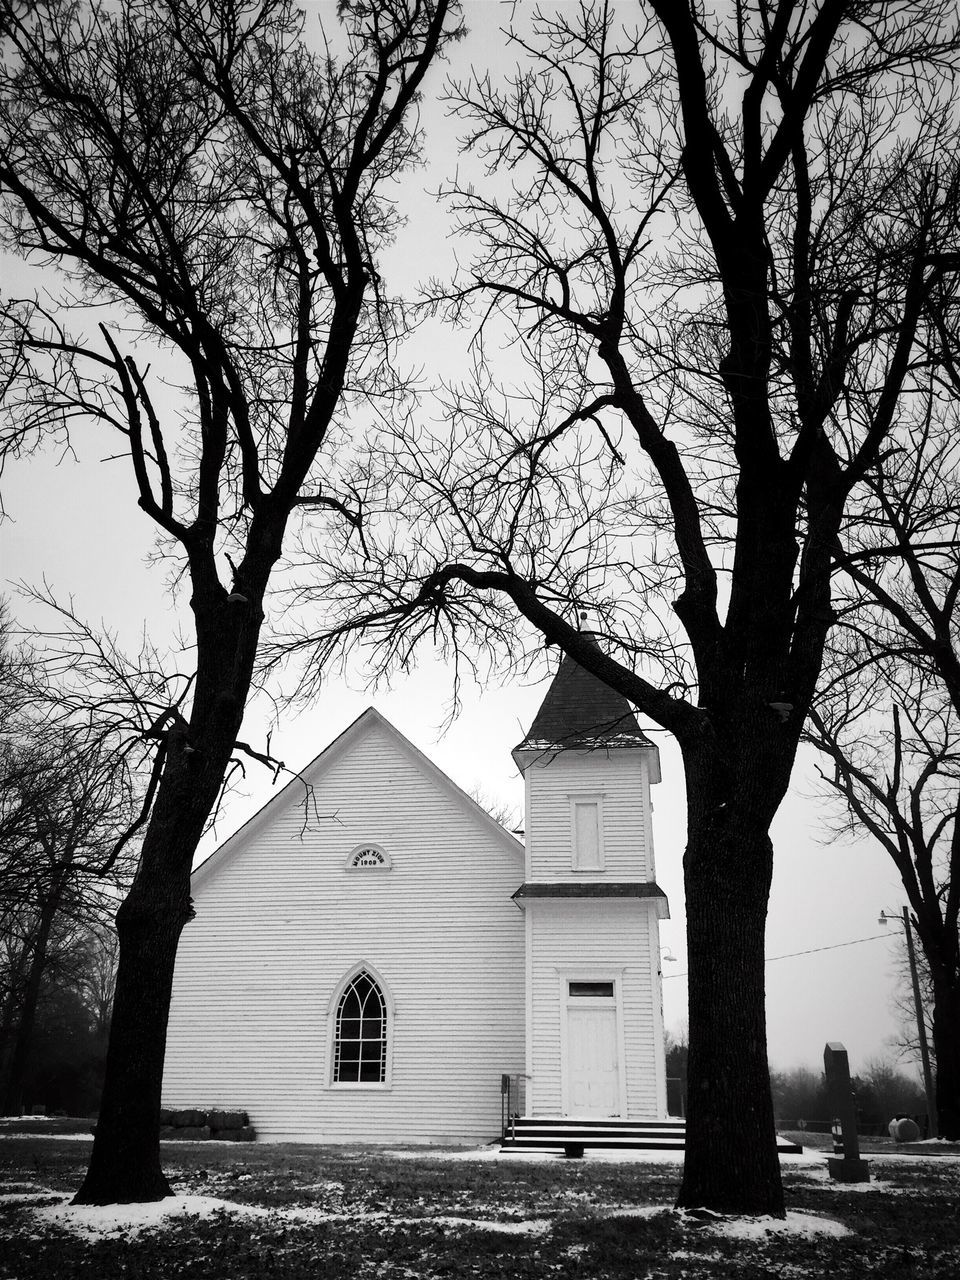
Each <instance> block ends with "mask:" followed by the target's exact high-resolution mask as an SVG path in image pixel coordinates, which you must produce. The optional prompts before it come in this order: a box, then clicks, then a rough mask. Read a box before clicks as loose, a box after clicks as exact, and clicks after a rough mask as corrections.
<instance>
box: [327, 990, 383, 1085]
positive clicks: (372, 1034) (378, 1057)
mask: <svg viewBox="0 0 960 1280" xmlns="http://www.w3.org/2000/svg"><path fill="white" fill-rule="evenodd" d="M386 1015H387V1010H386V1004H385V1003H384V999H383V993H382V992H381V990H380V988H379V987H378V986H377V984H376V983H375V982H374V980H373V979H372V978H371V977H370V975H369V974H368V973H358V974H357V976H356V977H355V978H354V979H353V981H352V982H351V983H350V984H349V986H348V987H347V989H346V991H344V993H343V995H342V996H341V998H340V1004H339V1006H338V1008H337V1027H336V1043H335V1047H334V1060H333V1079H334V1083H336V1084H383V1083H384V1081H385V1079H386V1067H387V1037H386Z"/></svg>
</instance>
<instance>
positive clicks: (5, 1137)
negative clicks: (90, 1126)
mask: <svg viewBox="0 0 960 1280" xmlns="http://www.w3.org/2000/svg"><path fill="white" fill-rule="evenodd" d="M15 1138H20V1139H23V1138H28V1139H29V1140H30V1141H31V1142H92V1141H93V1134H92V1133H0V1142H3V1141H7V1142H12V1141H13V1140H14V1139H15Z"/></svg>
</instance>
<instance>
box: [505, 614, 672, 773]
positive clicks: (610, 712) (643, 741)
mask: <svg viewBox="0 0 960 1280" xmlns="http://www.w3.org/2000/svg"><path fill="white" fill-rule="evenodd" d="M588 642H589V643H590V644H592V645H594V646H595V647H597V648H599V646H598V645H597V642H596V640H595V639H594V637H593V636H589V637H588ZM652 746H653V743H652V742H651V741H650V739H649V738H648V737H647V736H646V734H644V732H643V730H642V729H641V728H640V725H639V724H638V723H637V717H636V714H635V713H634V710H633V708H632V707H631V706H630V703H629V702H628V701H627V699H626V698H625V697H624V696H623V694H622V693H617V691H616V690H615V689H611V688H610V686H609V685H606V684H604V682H603V681H602V680H600V679H598V678H597V677H596V676H595V675H592V674H591V673H590V672H589V671H587V670H585V669H584V668H583V667H581V666H580V664H579V663H578V662H577V661H576V660H575V659H574V658H571V657H570V656H569V655H566V656H565V657H564V659H563V661H562V662H561V663H560V667H559V669H558V671H557V674H556V675H555V676H554V677H553V682H552V683H551V685H550V688H549V689H548V690H547V695H546V697H545V698H544V700H543V703H542V704H541V707H540V710H539V711H538V712H537V714H536V717H535V718H534V721H533V724H532V725H531V726H530V729H529V732H528V733H527V736H526V737H525V738H524V740H523V741H522V742H521V743H520V744H519V745H518V746H517V747H516V748H515V751H529V750H538V751H563V750H565V749H579V750H581V751H583V750H589V749H590V748H597V747H652Z"/></svg>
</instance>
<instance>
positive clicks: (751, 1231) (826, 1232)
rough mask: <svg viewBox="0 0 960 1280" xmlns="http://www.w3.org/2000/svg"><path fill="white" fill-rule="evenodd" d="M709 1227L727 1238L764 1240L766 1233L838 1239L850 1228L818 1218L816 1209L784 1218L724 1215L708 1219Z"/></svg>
mask: <svg viewBox="0 0 960 1280" xmlns="http://www.w3.org/2000/svg"><path fill="white" fill-rule="evenodd" d="M710 1230H711V1231H714V1232H716V1233H717V1235H721V1236H725V1237H726V1238H727V1239H728V1240H763V1239H766V1237H768V1236H784V1235H786V1236H803V1237H804V1238H805V1239H812V1238H813V1237H814V1236H831V1237H832V1238H833V1239H834V1240H840V1239H842V1238H843V1237H844V1236H850V1235H853V1232H852V1231H851V1230H850V1228H849V1227H848V1226H847V1225H846V1223H844V1222H837V1220H836V1218H821V1217H819V1215H817V1214H815V1213H795V1212H793V1211H792V1210H790V1211H788V1213H787V1216H786V1218H785V1219H784V1218H767V1217H761V1218H724V1219H723V1220H722V1221H721V1222H718V1223H711V1224H710Z"/></svg>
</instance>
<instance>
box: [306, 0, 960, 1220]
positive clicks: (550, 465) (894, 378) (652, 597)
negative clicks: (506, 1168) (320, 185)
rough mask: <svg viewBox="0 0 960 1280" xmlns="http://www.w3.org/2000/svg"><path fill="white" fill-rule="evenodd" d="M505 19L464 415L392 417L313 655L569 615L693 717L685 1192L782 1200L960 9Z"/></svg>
mask: <svg viewBox="0 0 960 1280" xmlns="http://www.w3.org/2000/svg"><path fill="white" fill-rule="evenodd" d="M521 21H522V17H521V18H518V24H519V23H520V22H521ZM510 47H511V49H512V51H513V52H514V53H515V54H516V55H517V58H518V59H519V67H518V69H517V71H516V72H515V73H514V74H512V75H510V76H509V77H508V78H507V79H506V80H505V81H501V80H500V79H498V78H496V77H495V76H494V75H493V74H491V75H489V76H483V75H481V76H478V77H475V78H473V79H470V80H465V81H463V82H462V83H457V84H454V85H453V86H452V87H451V89H450V92H449V103H450V107H451V109H452V110H453V111H454V112H455V113H456V115H457V116H458V118H459V119H460V121H461V122H462V125H463V130H464V141H465V147H466V149H467V151H468V152H470V153H471V154H472V157H473V168H471V169H468V160H464V161H463V163H462V164H461V169H460V174H459V178H458V179H457V180H455V181H454V182H452V183H451V185H450V186H449V188H448V190H447V193H446V194H447V196H448V199H449V201H450V204H451V207H452V209H453V213H454V216H455V218H456V220H457V224H458V227H459V230H460V233H461V235H462V241H463V248H462V267H461V269H460V271H459V272H458V274H457V275H456V278H455V279H454V280H453V281H451V282H450V283H442V284H437V286H436V287H435V288H434V290H433V292H432V303H433V307H434V310H435V312H436V313H437V315H439V316H440V317H442V318H444V319H446V320H448V321H452V322H456V323H459V324H463V325H468V326H472V330H473V347H472V349H473V351H474V353H475V373H474V376H473V378H472V380H470V381H468V382H466V383H457V384H455V385H450V386H448V387H446V388H445V389H443V390H442V391H441V393H440V397H441V401H442V404H443V412H442V422H441V424H440V425H439V427H436V428H431V427H430V426H429V425H428V424H427V423H426V422H424V421H423V420H422V416H421V417H418V418H417V420H412V419H411V420H409V421H403V422H401V423H400V424H399V426H398V429H397V432H396V439H395V442H394V443H393V445H392V446H391V447H390V448H389V450H386V451H385V454H384V457H383V458H382V459H381V464H382V466H383V469H384V471H385V472H386V471H389V479H390V486H391V487H390V492H389V496H388V497H386V498H385V499H384V505H383V511H382V518H381V519H380V521H379V524H378V522H377V521H376V520H375V519H373V518H371V519H370V520H369V521H368V526H367V549H368V551H369V552H370V555H369V556H368V557H367V558H365V559H360V558H357V559H355V562H354V568H353V572H352V574H351V575H350V580H349V581H348V580H347V579H346V578H345V576H344V575H343V565H344V560H345V555H346V554H347V553H346V552H344V553H341V554H338V555H337V557H336V559H335V561H334V560H333V559H331V561H330V562H329V564H328V577H329V578H330V579H331V581H333V580H334V579H336V582H337V583H340V584H342V589H341V592H340V606H341V607H340V609H339V611H337V610H334V612H333V616H330V615H329V614H328V616H327V617H326V619H325V621H324V623H323V627H324V632H323V635H322V637H321V639H320V640H319V641H317V640H316V639H315V636H316V635H317V631H316V630H314V632H313V634H311V633H310V632H309V631H306V630H305V631H303V632H301V633H299V634H298V633H294V634H292V635H291V637H290V639H289V645H288V649H287V652H288V653H289V652H290V650H291V649H292V650H293V651H294V652H296V651H297V650H298V649H299V650H300V651H301V654H302V655H309V656H310V661H311V662H312V661H313V660H314V659H315V657H316V655H317V654H318V653H319V654H324V653H327V652H329V650H330V648H331V647H332V646H333V645H334V644H335V643H338V642H339V641H340V640H341V639H342V638H343V636H344V635H351V634H357V635H360V634H363V635H366V636H367V637H368V640H370V638H371V637H372V638H373V643H374V644H376V645H377V646H379V647H378V649H377V650H376V652H375V654H374V661H375V662H377V661H379V662H381V663H382V662H386V661H389V660H390V659H391V658H393V657H396V656H398V655H399V656H400V657H403V655H404V654H405V652H406V651H407V646H408V645H409V644H410V642H411V640H412V639H415V638H417V637H419V636H423V635H427V634H429V635H432V636H437V635H439V636H441V637H443V638H444V640H445V641H446V643H448V644H449V645H450V646H452V647H454V648H457V649H460V650H461V651H463V650H469V648H470V647H471V646H475V645H480V646H488V647H489V648H491V649H499V650H500V651H501V652H502V651H504V650H505V651H507V652H509V653H511V654H512V655H513V656H514V657H516V655H517V654H518V653H524V652H526V653H529V651H530V646H531V643H534V644H535V643H536V641H533V642H532V641H531V637H539V638H545V639H546V641H547V642H549V643H553V644H557V645H559V646H560V647H561V648H562V649H563V650H564V651H565V652H567V653H569V654H571V655H572V656H573V657H574V658H576V659H577V661H578V662H580V663H581V664H582V665H583V666H584V667H585V668H587V669H588V670H590V671H592V672H593V673H594V674H595V675H597V676H599V677H600V678H601V679H603V680H605V681H606V682H607V683H608V684H610V685H611V686H613V687H614V688H616V689H618V690H619V691H620V692H621V693H623V694H624V695H625V696H626V697H628V698H629V699H630V700H631V701H632V702H633V703H634V705H635V706H636V707H638V708H639V709H640V710H641V711H642V712H644V713H646V714H647V715H648V716H650V717H651V718H652V719H653V720H654V721H656V722H657V723H658V724H659V725H661V726H662V727H663V728H665V729H667V730H669V731H671V732H672V733H674V734H675V735H676V738H677V740H678V742H679V745H680V747H681V750H682V753H683V758H684V765H685V773H686V783H687V795H688V803H689V811H688V844H687V849H686V855H685V881H686V902H687V926H688V941H689V956H690V980H689V981H690V1010H689V1018H690V1067H689V1070H690V1102H689V1113H688V1118H687V1148H686V1150H687V1154H686V1161H685V1166H684V1179H683V1186H682V1189H681V1193H680V1202H681V1204H684V1205H709V1206H711V1207H712V1208H714V1209H717V1210H727V1211H734V1212H737V1211H739V1212H751V1213H756V1212H769V1213H774V1214H782V1213H783V1199H782V1189H781V1185H780V1175H779V1167H778V1164H777V1158H776V1153H775V1148H774V1126H773V1110H772V1106H771V1103H770V1091H769V1083H768V1072H767V1063H766V1047H765V1033H764V988H763V936H764V923H765V916H766V906H767V899H768V892H769V886H770V880H771V874H772V865H773V851H772V847H771V843H770V838H769V834H768V833H769V827H770V822H771V820H772V818H773V816H774V814H775V812H776V810H777V807H778V805H779V804H780V802H781V800H782V798H783V796H784V793H785V791H786V789H787V786H788V784H789V779H790V774H791V769H792V767H793V762H794V758H795V753H796V748H797V743H798V741H799V737H800V732H801V728H802V725H803V723H804V720H805V718H806V716H807V712H808V710H809V708H810V706H811V703H812V699H813V696H814V691H815V689H816V686H817V681H818V677H819V673H820V666H821V659H822V654H823V646H824V642H825V638H826V636H827V634H828V631H829V628H830V625H831V623H832V621H833V617H834V613H833V606H832V602H831V575H832V572H833V560H834V555H835V553H836V550H837V542H838V537H839V534H840V530H841V527H842V522H843V513H844V508H845V504H846V502H847V499H848V497H849V495H850V493H851V492H852V491H853V490H854V489H855V488H856V487H857V486H858V485H860V484H862V483H863V482H864V480H865V478H866V477H868V476H869V475H870V474H871V472H872V470H873V469H874V468H875V467H876V466H877V464H878V460H879V459H880V458H881V455H882V450H883V448H884V442H885V441H886V440H887V439H888V437H890V435H891V433H892V432H895V431H896V430H898V429H899V422H900V420H901V417H902V416H903V415H904V414H905V413H906V414H907V417H908V419H909V416H910V413H911V409H910V406H911V404H912V401H913V397H914V395H915V394H916V393H917V392H920V391H923V393H924V394H937V385H936V371H937V370H938V368H941V367H942V361H943V360H944V359H949V358H952V357H951V356H949V354H948V353H949V352H951V351H953V350H955V344H956V337H957V334H956V322H957V309H956V273H957V268H958V267H960V235H958V195H960V188H958V181H960V178H958V167H957V155H958V130H957V103H956V101H955V99H954V97H953V85H954V77H955V75H956V72H957V69H958V59H960V41H958V33H957V19H956V13H955V9H954V6H953V5H951V4H949V3H946V2H945V0H917V2H916V3H906V4H903V3H892V2H890V3H881V4H875V5H870V6H864V5H862V4H855V3H852V2H851V0H824V3H822V4H820V5H819V6H816V7H814V6H808V5H801V4H795V3H784V4H779V5H777V6H776V7H775V8H771V6H769V5H766V4H759V3H747V2H743V3H734V2H733V0H731V2H730V3H724V4H721V5H715V6H702V5H700V4H695V3H692V0H686V2H684V3H673V2H671V3H668V2H667V0H663V2H661V0H648V3H644V4H641V5H639V6H629V7H624V8H623V9H621V10H619V11H618V12H617V13H616V14H615V13H614V12H613V10H612V7H611V6H610V5H608V4H607V3H605V2H604V0H582V2H581V3H578V4H575V5H570V6H562V7H557V8H554V7H544V8H543V9H541V10H539V11H537V12H536V13H535V14H534V16H533V17H531V18H530V20H529V21H528V22H525V23H524V25H523V26H522V27H520V26H519V25H518V28H517V30H516V31H514V32H513V33H512V36H511V46H510ZM497 175H499V180H498V179H497ZM377 545H379V547H380V553H378V552H377V551H376V550H375V547H376V546H377ZM411 584H412V585H411ZM334 590H336V585H334ZM329 599H330V596H329V594H328V595H327V597H326V601H327V603H329ZM581 610H583V611H586V613H587V614H588V616H589V617H590V619H591V623H590V625H591V626H592V627H594V628H595V629H597V630H599V631H600V632H601V634H602V635H603V636H604V637H605V646H604V648H603V649H602V650H599V649H596V648H595V647H594V646H593V645H592V643H591V641H590V640H589V638H588V637H585V636H584V635H583V633H582V632H581V631H579V630H578V625H577V615H578V613H579V612H580V611H581ZM307 685H308V686H309V673H308V675H307Z"/></svg>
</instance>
